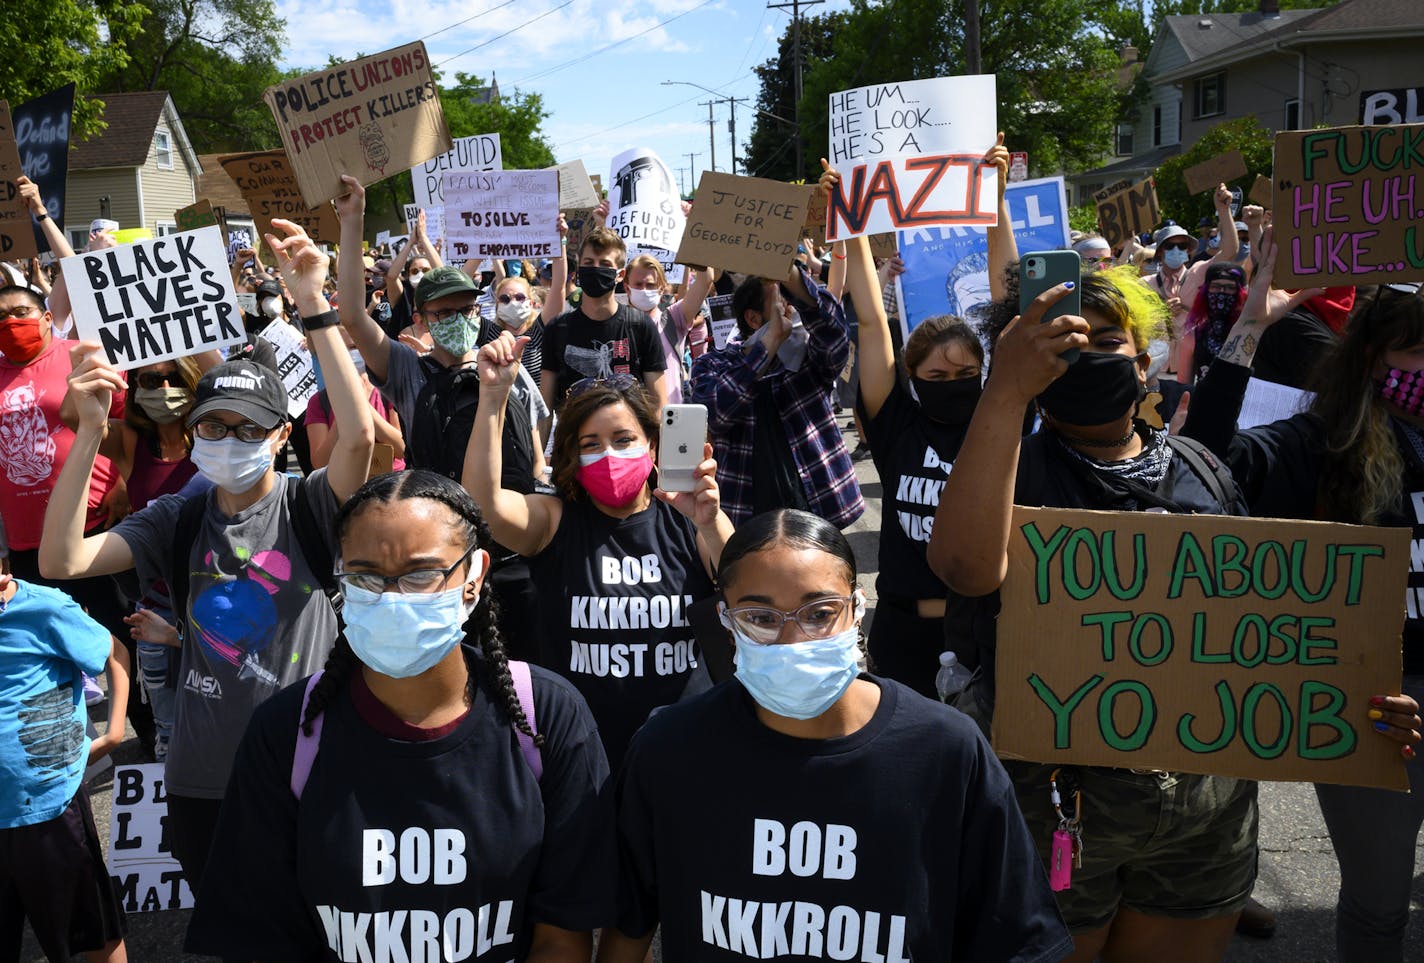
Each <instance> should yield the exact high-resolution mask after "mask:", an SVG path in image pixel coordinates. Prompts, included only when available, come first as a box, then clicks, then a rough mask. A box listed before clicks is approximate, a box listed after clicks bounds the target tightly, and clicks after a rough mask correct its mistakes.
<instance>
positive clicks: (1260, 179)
mask: <svg viewBox="0 0 1424 963" xmlns="http://www.w3.org/2000/svg"><path fill="white" fill-rule="evenodd" d="M1246 199H1247V200H1248V201H1250V202H1251V203H1252V204H1259V205H1261V206H1262V207H1264V208H1265V209H1266V210H1268V211H1269V210H1270V209H1271V179H1270V178H1269V177H1267V176H1266V175H1264V174H1257V175H1256V180H1255V181H1254V182H1252V184H1251V193H1249V194H1247V195H1246Z"/></svg>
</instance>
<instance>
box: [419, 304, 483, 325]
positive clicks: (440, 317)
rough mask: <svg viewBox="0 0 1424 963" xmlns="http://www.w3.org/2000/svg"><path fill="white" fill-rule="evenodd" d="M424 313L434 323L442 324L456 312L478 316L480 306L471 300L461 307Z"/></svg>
mask: <svg viewBox="0 0 1424 963" xmlns="http://www.w3.org/2000/svg"><path fill="white" fill-rule="evenodd" d="M425 313H426V314H429V315H430V317H431V318H432V319H433V320H434V321H435V323H436V324H442V323H444V322H446V321H449V320H450V319H451V318H453V317H454V316H455V315H457V314H467V315H472V316H474V317H479V316H480V306H479V305H478V304H476V303H475V302H473V301H471V302H470V303H469V304H466V305H464V306H463V307H459V308H445V309H442V310H440V311H427V312H425Z"/></svg>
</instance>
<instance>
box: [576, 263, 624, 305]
mask: <svg viewBox="0 0 1424 963" xmlns="http://www.w3.org/2000/svg"><path fill="white" fill-rule="evenodd" d="M617 284H618V269H617V268H611V267H592V266H589V265H582V266H580V267H579V269H578V286H579V287H580V288H582V289H583V293H584V294H587V295H588V296H589V297H591V298H601V297H603V296H604V295H605V294H607V293H608V292H609V291H612V290H613V289H614V287H616V286H617Z"/></svg>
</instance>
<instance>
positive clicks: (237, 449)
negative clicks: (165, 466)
mask: <svg viewBox="0 0 1424 963" xmlns="http://www.w3.org/2000/svg"><path fill="white" fill-rule="evenodd" d="M189 457H191V458H192V459H193V464H194V465H196V466H198V471H200V472H202V473H203V476H204V477H205V478H207V479H208V480H209V481H211V482H212V483H213V484H214V485H216V486H218V487H219V488H221V489H222V490H223V491H226V492H231V493H232V494H234V495H241V494H242V493H243V492H245V491H247V490H248V489H249V488H251V487H252V486H253V485H255V484H257V483H258V482H259V481H261V480H262V476H263V475H265V474H267V473H268V472H269V471H271V470H272V445H271V443H270V442H269V441H242V440H241V439H239V438H235V437H233V436H232V435H228V436H227V437H226V438H219V439H218V440H217V441H208V440H207V439H206V438H194V439H193V453H192V455H190V456H189Z"/></svg>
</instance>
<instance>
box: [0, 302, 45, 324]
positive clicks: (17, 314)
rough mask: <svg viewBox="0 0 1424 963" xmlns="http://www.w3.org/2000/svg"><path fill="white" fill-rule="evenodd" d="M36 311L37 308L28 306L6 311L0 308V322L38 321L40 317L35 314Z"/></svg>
mask: <svg viewBox="0 0 1424 963" xmlns="http://www.w3.org/2000/svg"><path fill="white" fill-rule="evenodd" d="M37 311H39V308H36V307H34V306H33V305H29V304H25V305H21V306H20V307H17V308H11V309H10V310H8V311H6V310H4V309H3V308H0V321H12V320H13V321H38V320H39V319H40V316H39V314H37V313H36V312H37Z"/></svg>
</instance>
